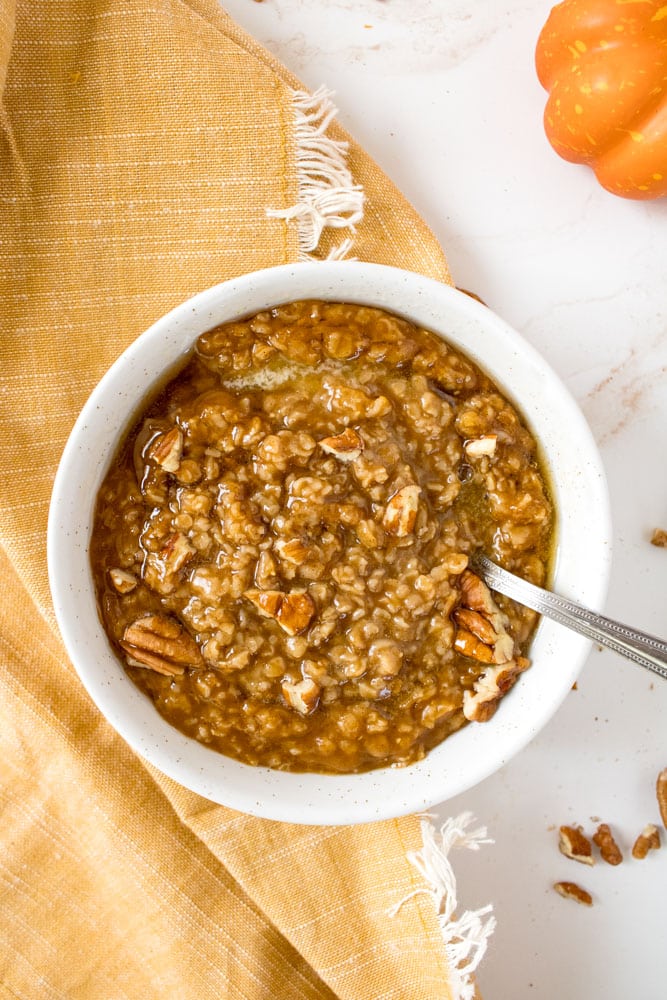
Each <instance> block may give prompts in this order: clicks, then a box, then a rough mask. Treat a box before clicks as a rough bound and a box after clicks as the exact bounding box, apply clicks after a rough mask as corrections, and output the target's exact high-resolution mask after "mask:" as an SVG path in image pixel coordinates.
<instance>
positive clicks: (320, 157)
mask: <svg viewBox="0 0 667 1000" xmlns="http://www.w3.org/2000/svg"><path fill="white" fill-rule="evenodd" d="M292 93H293V101H294V117H295V134H296V146H297V152H296V167H297V180H298V198H299V200H298V201H297V203H296V205H291V206H290V207H289V208H270V209H268V210H267V215H268V216H270V217H271V218H273V219H285V220H286V221H289V220H291V219H296V220H297V226H298V235H299V258H300V260H315V259H316V257H315V253H314V251H315V250H317V247H318V246H319V242H320V238H321V236H322V231H323V230H324V229H325V228H331V229H349V230H350V232H351V233H352V235H354V227H355V225H356V224H357V223H358V222H360V221H361V219H362V218H363V214H364V192H363V189H362V188H361V186H360V185H359V184H355V183H354V182H353V179H352V174H351V173H350V170H349V168H348V166H347V149H348V144H347V143H346V142H340V141H338V140H336V139H332V138H331V137H330V136H328V135H327V134H326V133H327V129H328V127H329V125H330V124H331V121H332V119H333V118H334V117H335V115H336V108H335V106H334V105H333V103H332V101H331V97H332V94H331V92H330V91H328V90H326V89H325V88H324V87H319V88H318V89H317V90H316V91H315V92H314V93H312V94H309V93H307V92H306V91H303V90H295V91H293V92H292ZM351 247H352V240H351V239H350V238H346V239H344V240H343V241H342V242H341V243H340V244H339V245H338V246H335V247H334V248H333V249H332V250H331V252H330V253H329V255H328V259H329V260H342V259H343V257H346V256H347V254H348V253H349V251H350V249H351Z"/></svg>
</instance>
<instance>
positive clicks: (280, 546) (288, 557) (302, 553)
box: [273, 538, 310, 566]
mask: <svg viewBox="0 0 667 1000" xmlns="http://www.w3.org/2000/svg"><path fill="white" fill-rule="evenodd" d="M273 547H274V549H275V550H276V552H277V553H278V555H279V556H280V558H281V559H284V560H285V562H288V563H292V564H293V565H294V566H301V564H302V563H304V562H305V561H306V559H307V558H308V556H309V554H310V549H309V548H308V546H307V545H304V543H303V542H302V541H301V539H300V538H289V539H287V540H284V539H278V541H276V542H274V543H273Z"/></svg>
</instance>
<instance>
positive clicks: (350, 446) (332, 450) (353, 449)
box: [317, 427, 364, 462]
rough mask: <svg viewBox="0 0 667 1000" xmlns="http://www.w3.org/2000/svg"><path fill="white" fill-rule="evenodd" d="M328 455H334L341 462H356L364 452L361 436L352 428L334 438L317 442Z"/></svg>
mask: <svg viewBox="0 0 667 1000" xmlns="http://www.w3.org/2000/svg"><path fill="white" fill-rule="evenodd" d="M317 443H318V444H319V446H320V448H321V449H322V451H325V452H326V453H327V455H333V456H334V458H338V459H340V461H341V462H354V461H356V459H358V458H359V456H360V455H361V453H362V451H363V450H364V442H363V440H362V439H361V435H360V434H358V433H357V432H356V431H355V430H353V429H352V428H351V427H346V428H345V430H344V431H343V433H342V434H335V435H334V436H333V437H325V438H322V440H321V441H318V442H317Z"/></svg>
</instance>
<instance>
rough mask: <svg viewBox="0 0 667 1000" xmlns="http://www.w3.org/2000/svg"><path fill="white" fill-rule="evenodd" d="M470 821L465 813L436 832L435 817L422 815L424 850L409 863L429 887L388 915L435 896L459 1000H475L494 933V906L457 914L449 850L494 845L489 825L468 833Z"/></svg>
mask: <svg viewBox="0 0 667 1000" xmlns="http://www.w3.org/2000/svg"><path fill="white" fill-rule="evenodd" d="M472 822H473V816H472V813H469V812H465V813H461V815H460V816H456V817H452V818H451V819H448V820H447V822H446V823H443V825H442V826H441V827H440V831H439V832H438V831H437V830H436V828H435V826H434V825H433V823H432V822H431V817H429V816H424V817H422V821H421V832H422V842H423V845H424V846H423V847H422V849H421V850H420V851H410V853H409V854H408V860H409V861H410V862H411V863H412V864H413V865H414V866H415V868H416V869H417V870H418V871H419V873H420V874H421V875H422V876H423V878H424V880H425V882H426V885H425V886H423V887H421V888H419V889H415V890H414V892H411V893H409V895H407V896H406V897H405V899H402V900H401V901H400V902H399V903H397V904H396V906H393V907H392V908H391V910H389V912H388V915H389V916H390V917H394V916H396V914H397V913H398V911H399V910H400V908H401V907H402V906H403V904H404V903H407V901H408V900H409V899H412V897H413V896H416V895H417V894H418V893H422V892H425V893H427V895H429V896H431V898H432V899H433V904H434V906H435V908H436V912H437V914H438V922H439V924H440V929H441V931H442V937H443V940H444V942H445V952H446V954H447V959H448V961H449V968H450V974H451V980H452V984H451V985H452V989H453V991H454V992H453V996H454V998H455V1000H473V998H474V995H475V986H474V983H473V981H472V974H473V972H474V971H475V969H476V968H477V966H478V965H479V963H480V962H481V960H482V958H483V957H484V953H485V952H486V948H487V945H488V941H489V937H490V936H491V934H493V932H494V930H495V929H496V918H495V917H494V916H491V914H492V911H493V907H492V906H491V905H490V904H489V905H488V906H483V907H481V908H480V909H479V910H466V911H465V912H464V913H462V914H461V916H460V917H455V916H454V913H455V910H456V906H457V899H456V876H455V875H454V869H453V868H452V866H451V863H450V861H449V852H450V851H451V849H452V847H467V848H469V849H470V850H471V851H478V850H479V848H480V846H481V845H482V844H492V843H493V840H490V839H489V838H488V837H487V835H486V827H484V826H480V827H478V828H477V829H476V830H468V827H469V826H470V824H471V823H472Z"/></svg>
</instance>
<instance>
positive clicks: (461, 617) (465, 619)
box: [452, 607, 498, 663]
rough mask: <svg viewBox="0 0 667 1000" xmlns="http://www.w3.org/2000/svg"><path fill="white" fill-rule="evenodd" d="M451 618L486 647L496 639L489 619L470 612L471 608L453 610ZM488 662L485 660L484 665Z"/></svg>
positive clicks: (476, 612) (496, 636) (488, 661)
mask: <svg viewBox="0 0 667 1000" xmlns="http://www.w3.org/2000/svg"><path fill="white" fill-rule="evenodd" d="M452 618H453V619H454V621H455V622H456V624H457V625H460V626H461V628H463V629H465V630H466V631H467V632H472V634H473V635H476V636H477V638H478V639H480V640H481V641H482V642H484V643H486V645H487V646H492V645H493V644H494V642H495V641H496V639H497V638H498V635H497V633H496V630H495V629H494V627H493V625H492V624H491V622H490V621H489V619H488V618H485V617H484V615H480V613H479V611H472V609H471V608H460V607H459V608H455V609H454V611H453V612H452ZM490 662H491V661H490V660H485V663H490Z"/></svg>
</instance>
